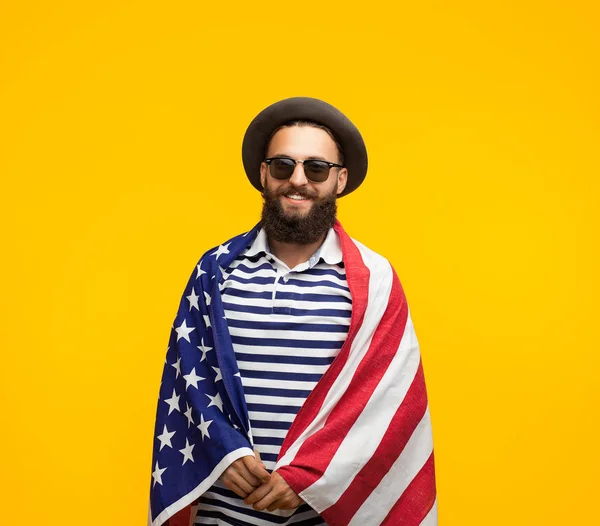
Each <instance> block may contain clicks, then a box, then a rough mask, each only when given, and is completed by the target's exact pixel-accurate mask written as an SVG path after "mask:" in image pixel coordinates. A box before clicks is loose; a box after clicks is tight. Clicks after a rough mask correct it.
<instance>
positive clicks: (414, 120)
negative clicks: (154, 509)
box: [0, 0, 600, 526]
mask: <svg viewBox="0 0 600 526" xmlns="http://www.w3.org/2000/svg"><path fill="white" fill-rule="evenodd" d="M9 4H13V5H12V6H11V5H9ZM595 4H596V3H595V2H591V1H588V2H581V1H568V2H567V1H566V0H564V1H554V2H542V1H526V2H521V1H519V2H517V1H513V2H498V3H496V4H490V3H488V2H480V1H477V2H475V1H472V2H469V1H464V0H458V1H457V2H410V3H409V2H402V3H400V4H394V5H392V4H389V5H388V4H385V3H379V2H367V3H363V4H349V3H347V2H341V1H339V2H335V3H334V2H323V1H320V2H310V1H308V2H306V1H305V2H296V3H292V2H255V3H251V2H244V3H241V2H240V3H230V2H210V3H207V2H191V1H190V2H181V3H180V2H175V3H171V4H169V5H168V6H167V3H165V2H151V3H148V2H141V1H136V2H133V1H129V2H125V1H122V2H115V1H105V2H74V1H73V2H66V1H63V0H55V1H52V2H50V1H46V2H35V1H22V2H10V3H9V2H6V3H4V4H3V7H2V8H1V11H0V42H1V44H0V53H1V56H0V57H1V58H0V60H1V62H0V122H1V131H0V134H1V135H0V178H1V189H2V191H1V202H0V204H1V207H0V224H1V228H2V245H1V246H2V256H1V269H0V271H1V276H2V283H1V286H2V294H1V297H2V313H1V320H2V343H1V346H2V355H1V365H0V381H1V386H0V400H1V402H0V403H1V414H2V425H1V430H0V452H1V453H0V454H1V461H0V485H1V488H0V499H1V510H2V512H1V516H0V524H3V525H4V524H7V525H8V524H27V525H29V524H36V523H43V524H45V525H47V526H52V525H67V524H68V525H86V526H92V525H137V524H145V520H146V515H147V499H148V489H149V484H150V471H151V466H150V456H151V447H152V443H153V440H155V439H154V437H153V425H154V415H155V410H156V403H157V394H158V385H159V381H160V375H161V371H162V367H163V363H164V355H165V350H166V345H167V340H168V335H169V330H170V327H171V323H172V321H173V318H174V315H175V312H176V309H177V306H178V302H179V298H180V296H181V293H182V292H183V287H184V286H185V283H186V281H187V278H188V276H189V275H190V274H191V272H192V270H193V268H194V265H195V263H196V261H197V259H198V258H199V256H200V255H201V254H202V253H203V252H204V251H205V250H206V249H208V248H210V247H211V246H214V245H216V244H218V243H220V242H221V241H223V240H225V239H227V238H228V237H231V236H233V235H235V234H237V233H240V232H242V231H245V230H247V229H248V228H249V227H251V226H252V225H254V223H255V222H256V221H257V220H258V218H259V211H260V206H261V200H260V196H259V194H258V193H257V192H255V191H254V190H253V189H252V188H251V187H250V185H249V184H248V183H247V181H246V179H245V176H244V173H243V169H242V165H241V156H240V150H241V140H242V137H243V133H244V131H245V129H246V126H247V125H248V123H249V122H250V120H251V119H252V118H253V117H254V116H255V115H256V113H258V112H259V111H260V110H261V109H262V108H264V107H265V106H267V105H268V104H270V103H272V102H274V101H275V100H278V99H281V98H285V97H288V96H295V95H309V96H314V97H319V98H322V99H325V100H327V101H329V102H330V103H332V104H334V105H336V106H337V107H339V108H340V109H341V110H342V111H344V112H345V113H346V114H347V115H348V116H350V118H351V119H352V120H353V121H354V122H355V124H356V125H357V126H358V128H359V129H360V130H361V132H362V133H363V136H364V138H365V141H366V144H367V147H368V151H369V155H370V168H369V174H368V177H367V179H366V181H365V183H364V185H363V186H362V187H361V189H360V190H359V191H357V192H355V193H354V194H352V195H351V196H348V197H346V198H343V200H342V201H341V202H340V219H341V220H342V223H343V224H344V226H345V227H346V229H347V230H348V232H349V233H350V234H351V235H352V236H353V237H355V238H356V239H358V240H360V241H362V242H363V243H365V244H366V245H368V246H369V247H371V248H372V249H374V250H376V251H378V252H380V253H382V254H383V255H385V256H387V257H388V258H389V259H390V260H391V261H392V263H393V264H394V266H395V267H396V270H397V272H398V275H399V277H400V280H401V282H402V284H403V286H404V289H405V292H406V294H407V297H408V300H409V305H410V307H411V311H412V315H413V319H414V322H415V327H416V330H417V335H418V337H419V341H420V344H421V351H422V355H423V360H424V366H425V374H426V379H427V384H428V392H429V399H430V406H431V413H432V418H433V430H434V443H435V453H436V468H437V485H438V494H439V510H440V524H441V525H446V526H451V525H452V526H455V525H456V526H466V525H477V526H479V525H486V526H487V525H554V524H556V525H571V524H586V525H587V524H600V519H599V518H598V511H597V509H596V504H595V502H596V500H597V494H596V493H597V491H596V490H597V488H598V484H597V476H598V475H597V473H598V471H599V470H600V460H599V454H598V443H599V440H598V439H599V438H600V437H599V433H598V429H599V424H598V417H599V411H598V404H599V403H600V396H599V394H600V393H599V387H598V383H599V382H598V362H599V360H598V352H599V351H600V345H599V337H598V325H597V320H596V317H597V315H598V307H597V304H598V294H599V292H600V287H599V280H598V276H597V273H598V268H599V257H598V227H599V214H598V208H599V205H600V199H599V189H600V184H599V168H600V160H599V151H600V150H599V146H600V144H599V142H600V141H599V139H600V103H599V100H600V99H599V96H598V94H599V92H600V82H599V72H600V69H599V66H600V63H599V62H600V61H599V60H598V59H599V48H600V40H599V36H598V35H599V21H600V17H599V16H598V14H599V13H598V8H597V7H596V6H595Z"/></svg>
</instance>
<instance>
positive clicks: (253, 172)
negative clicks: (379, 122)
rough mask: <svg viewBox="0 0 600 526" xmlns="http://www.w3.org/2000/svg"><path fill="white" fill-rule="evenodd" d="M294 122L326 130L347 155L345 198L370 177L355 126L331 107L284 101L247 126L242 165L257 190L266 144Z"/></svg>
mask: <svg viewBox="0 0 600 526" xmlns="http://www.w3.org/2000/svg"><path fill="white" fill-rule="evenodd" d="M293 120H307V121H313V122H316V123H318V124H323V125H324V126H327V127H328V128H329V129H330V130H331V131H332V132H333V134H334V135H335V138H336V139H337V140H338V142H339V143H340V145H341V147H342V150H343V151H344V166H345V167H346V168H347V170H348V182H347V183H346V188H344V191H343V192H342V193H341V194H340V195H339V196H338V197H342V196H344V195H347V194H349V193H350V192H352V191H354V190H356V189H357V188H358V187H359V186H360V184H361V183H362V182H363V180H364V178H365V176H366V175H367V149H366V147H365V143H364V141H363V138H362V136H361V134H360V132H359V131H358V129H357V128H356V126H354V124H352V122H351V121H350V119H348V117H346V116H345V115H344V114H343V113H342V112H341V111H339V110H338V109H337V108H334V107H333V106H332V105H331V104H328V103H327V102H324V101H322V100H319V99H314V98H312V97H292V98H289V99H283V100H280V101H278V102H275V103H274V104H271V105H270V106H268V107H266V108H265V109H264V110H262V111H261V112H260V113H259V114H258V115H257V116H256V117H254V120H253V121H252V122H251V123H250V125H249V126H248V129H247V130H246V134H245V135H244V141H243V143H242V161H243V163H244V170H246V175H247V176H248V179H249V180H250V182H251V183H252V185H253V186H254V188H256V189H257V190H262V186H261V184H260V163H261V162H262V161H264V155H265V149H266V147H267V141H268V140H269V137H270V136H271V134H272V133H273V131H274V130H275V129H277V128H278V127H279V126H281V125H282V124H285V123H286V122H289V121H293Z"/></svg>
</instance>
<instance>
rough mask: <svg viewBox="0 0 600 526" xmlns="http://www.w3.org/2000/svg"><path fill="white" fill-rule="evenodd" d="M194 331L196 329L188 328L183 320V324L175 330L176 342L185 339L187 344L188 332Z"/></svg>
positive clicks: (188, 339)
mask: <svg viewBox="0 0 600 526" xmlns="http://www.w3.org/2000/svg"><path fill="white" fill-rule="evenodd" d="M194 330H196V327H188V326H187V323H186V322H185V320H183V323H182V324H181V325H180V326H179V327H177V328H176V329H175V331H176V332H177V341H179V340H180V339H181V338H185V339H186V340H187V341H188V342H190V332H192V331H194ZM190 343H192V342H190Z"/></svg>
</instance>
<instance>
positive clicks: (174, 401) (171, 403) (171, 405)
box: [165, 389, 181, 414]
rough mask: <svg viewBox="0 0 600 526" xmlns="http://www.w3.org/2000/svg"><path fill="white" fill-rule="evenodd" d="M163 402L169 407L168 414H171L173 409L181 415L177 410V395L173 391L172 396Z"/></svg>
mask: <svg viewBox="0 0 600 526" xmlns="http://www.w3.org/2000/svg"><path fill="white" fill-rule="evenodd" d="M165 402H166V403H167V404H168V406H169V414H171V413H172V412H173V411H174V410H175V409H176V410H177V411H179V412H180V413H181V410H180V409H179V395H178V394H177V393H176V392H175V389H173V396H172V397H171V398H165Z"/></svg>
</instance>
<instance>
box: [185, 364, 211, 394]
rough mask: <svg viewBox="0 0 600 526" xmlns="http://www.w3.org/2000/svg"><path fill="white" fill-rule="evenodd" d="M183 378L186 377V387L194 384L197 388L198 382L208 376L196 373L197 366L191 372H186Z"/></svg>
mask: <svg viewBox="0 0 600 526" xmlns="http://www.w3.org/2000/svg"><path fill="white" fill-rule="evenodd" d="M183 378H184V379H185V389H186V390H187V388H188V387H189V386H190V385H193V386H194V387H195V388H196V389H198V382H199V381H201V380H206V378H203V377H202V376H198V375H197V374H196V368H195V367H194V368H193V369H192V372H191V373H190V374H184V375H183Z"/></svg>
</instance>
